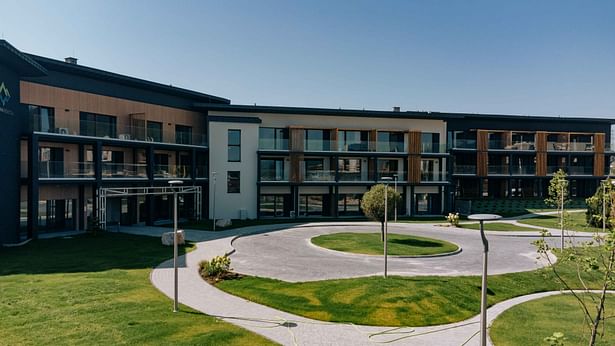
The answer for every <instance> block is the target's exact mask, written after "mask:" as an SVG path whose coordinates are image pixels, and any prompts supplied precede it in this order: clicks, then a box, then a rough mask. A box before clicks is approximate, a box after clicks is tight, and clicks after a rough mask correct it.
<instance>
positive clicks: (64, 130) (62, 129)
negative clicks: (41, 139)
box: [37, 119, 207, 147]
mask: <svg viewBox="0 0 615 346" xmlns="http://www.w3.org/2000/svg"><path fill="white" fill-rule="evenodd" d="M75 124H78V125H77V127H75V126H71V125H75ZM56 126H57V127H54V128H50V129H48V130H46V131H37V133H54V134H59V135H66V136H87V137H98V138H105V139H118V140H124V141H138V142H158V143H169V144H185V145H195V146H203V147H206V146H207V135H206V134H202V133H192V134H190V135H180V136H177V138H175V140H174V141H170V140H165V138H164V136H161V134H160V133H157V134H155V135H154V134H152V135H147V129H146V128H145V127H142V126H130V125H127V126H120V127H118V126H113V125H111V124H109V123H104V122H97V121H89V120H81V121H79V122H78V123H76V122H75V123H73V122H71V123H69V122H68V121H64V122H60V123H58V119H56ZM173 137H176V136H173Z"/></svg>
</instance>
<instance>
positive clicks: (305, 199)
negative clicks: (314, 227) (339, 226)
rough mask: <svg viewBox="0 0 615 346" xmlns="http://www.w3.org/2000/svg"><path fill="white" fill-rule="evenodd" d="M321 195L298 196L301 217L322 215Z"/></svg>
mask: <svg viewBox="0 0 615 346" xmlns="http://www.w3.org/2000/svg"><path fill="white" fill-rule="evenodd" d="M323 210H324V209H323V195H300V197H299V214H300V215H301V216H320V215H323Z"/></svg>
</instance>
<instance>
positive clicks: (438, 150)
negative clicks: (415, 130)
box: [421, 143, 447, 154]
mask: <svg viewBox="0 0 615 346" xmlns="http://www.w3.org/2000/svg"><path fill="white" fill-rule="evenodd" d="M446 151H447V150H446V144H433V143H421V153H427V154H443V153H446Z"/></svg>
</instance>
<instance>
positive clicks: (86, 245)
mask: <svg viewBox="0 0 615 346" xmlns="http://www.w3.org/2000/svg"><path fill="white" fill-rule="evenodd" d="M181 250H182V252H184V251H185V250H186V249H185V248H182V249H181ZM171 256H172V250H171V248H169V247H164V246H162V245H161V244H160V239H158V238H151V237H140V236H133V235H126V234H109V233H102V234H98V235H97V236H92V235H85V236H79V237H75V238H71V239H50V240H39V241H33V242H31V243H29V244H27V245H25V246H23V247H20V248H11V249H1V248H0V263H1V264H2V265H1V266H0V292H1V294H0V321H1V327H0V344H3V345H122V344H124V345H126V344H130V345H133V344H144V345H147V344H151V345H153V344H156V345H159V344H173V345H195V344H199V345H219V344H225V345H227V344H231V345H246V344H250V345H252V344H257V345H265V344H272V343H271V342H270V341H268V340H266V339H264V338H262V337H260V336H257V335H255V334H252V333H250V332H248V331H246V330H244V329H241V328H239V327H236V326H233V325H231V324H228V323H226V322H222V321H220V320H217V319H215V318H213V317H210V316H207V315H204V314H201V313H199V312H197V311H194V310H191V309H189V308H187V307H185V306H182V307H181V311H180V312H179V313H173V312H172V302H171V300H169V299H168V298H167V297H165V296H164V295H163V294H162V293H160V292H159V291H158V290H156V289H155V288H154V287H153V286H152V284H151V283H150V281H149V274H150V272H151V268H152V267H153V266H155V265H158V264H159V263H160V262H162V261H164V260H165V259H168V258H169V257H171Z"/></svg>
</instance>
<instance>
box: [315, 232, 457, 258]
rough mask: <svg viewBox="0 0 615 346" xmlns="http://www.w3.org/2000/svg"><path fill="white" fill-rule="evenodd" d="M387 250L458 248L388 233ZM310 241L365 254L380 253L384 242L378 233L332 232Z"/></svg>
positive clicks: (404, 252) (437, 251) (426, 252)
mask: <svg viewBox="0 0 615 346" xmlns="http://www.w3.org/2000/svg"><path fill="white" fill-rule="evenodd" d="M387 239H388V241H387V252H388V253H389V255H393V256H422V255H435V254H442V253H448V252H453V251H456V250H457V249H459V247H458V246H457V245H455V244H452V243H449V242H447V241H443V240H438V239H431V238H424V237H416V236H410V235H404V234H396V233H389V234H388V236H387ZM311 241H312V243H313V244H315V245H318V246H322V247H324V248H327V249H331V250H337V251H344V252H352V253H358V254H365V255H382V253H383V252H384V243H383V242H382V241H381V240H380V233H350V232H341V233H332V234H323V235H320V236H317V237H314V238H312V239H311Z"/></svg>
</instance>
